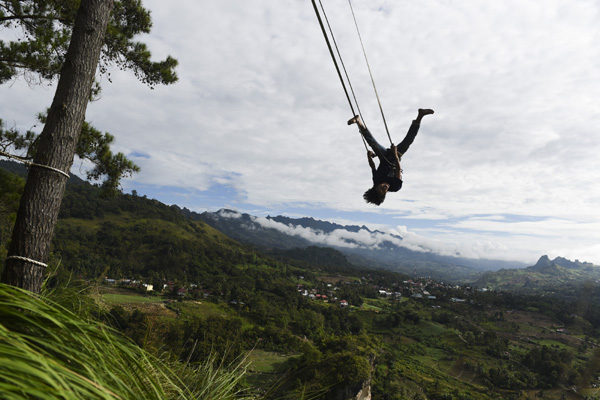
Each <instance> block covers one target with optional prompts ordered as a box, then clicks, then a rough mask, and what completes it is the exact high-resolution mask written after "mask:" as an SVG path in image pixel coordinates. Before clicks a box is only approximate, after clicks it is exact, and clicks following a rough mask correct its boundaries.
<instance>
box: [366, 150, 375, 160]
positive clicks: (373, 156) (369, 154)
mask: <svg viewBox="0 0 600 400" xmlns="http://www.w3.org/2000/svg"><path fill="white" fill-rule="evenodd" d="M367 156H368V157H369V158H375V153H373V152H372V151H370V150H369V151H367Z"/></svg>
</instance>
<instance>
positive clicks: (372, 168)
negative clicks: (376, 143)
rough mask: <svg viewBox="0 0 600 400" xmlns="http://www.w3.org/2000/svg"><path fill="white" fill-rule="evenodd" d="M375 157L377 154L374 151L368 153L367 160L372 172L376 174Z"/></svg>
mask: <svg viewBox="0 0 600 400" xmlns="http://www.w3.org/2000/svg"><path fill="white" fill-rule="evenodd" d="M373 157H375V153H373V152H372V151H367V159H368V160H369V167H371V172H372V173H375V163H374V162H373Z"/></svg>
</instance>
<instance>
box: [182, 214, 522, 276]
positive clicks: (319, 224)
mask: <svg viewBox="0 0 600 400" xmlns="http://www.w3.org/2000/svg"><path fill="white" fill-rule="evenodd" d="M188 211H189V210H188ZM184 212H185V211H184ZM188 215H189V216H190V218H192V219H195V218H199V219H202V220H203V221H204V222H205V223H207V224H208V225H210V226H212V227H213V228H215V229H218V230H220V231H222V232H223V233H225V234H226V235H227V236H229V237H232V238H234V239H235V240H238V241H240V242H243V243H246V244H249V245H252V246H256V247H258V248H261V249H263V250H265V249H267V250H269V249H270V250H272V249H279V250H285V249H287V250H289V249H292V248H298V247H307V246H323V247H332V248H334V249H336V250H338V251H340V252H342V253H343V254H344V255H346V256H347V257H348V259H349V261H350V262H351V263H353V264H355V265H365V266H370V267H376V268H385V269H389V270H392V271H396V272H401V273H406V274H411V275H414V274H417V275H419V276H432V277H434V278H435V279H440V280H446V281H457V282H458V281H460V282H467V281H472V280H475V279H477V278H478V277H479V275H481V274H482V273H483V272H484V271H489V270H499V269H502V268H524V267H525V266H526V264H525V263H519V262H507V261H501V260H475V259H467V258H461V257H451V256H443V255H439V254H435V253H433V252H431V251H430V249H426V248H421V249H419V250H421V251H419V250H416V249H409V248H407V247H405V246H402V244H403V243H402V241H403V238H402V237H401V236H399V235H394V234H389V233H384V232H381V231H379V230H371V229H369V228H368V227H366V226H364V225H363V226H357V225H349V226H344V225H339V224H336V223H332V222H328V221H321V220H317V219H314V218H311V217H303V218H290V217H285V216H281V215H279V216H275V217H273V216H267V217H264V218H261V217H255V216H252V215H250V214H247V213H240V212H238V211H235V210H231V209H221V210H218V211H216V212H209V211H206V212H203V213H201V214H197V213H193V212H189V213H188Z"/></svg>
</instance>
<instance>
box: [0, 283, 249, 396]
mask: <svg viewBox="0 0 600 400" xmlns="http://www.w3.org/2000/svg"><path fill="white" fill-rule="evenodd" d="M207 361H208V363H207V364H204V365H203V366H202V367H200V368H197V369H194V370H191V369H190V368H189V367H187V366H185V365H183V364H174V368H170V367H169V366H168V365H167V364H166V363H165V362H164V361H161V360H159V359H157V358H155V357H152V356H151V355H149V354H148V353H146V352H144V351H143V350H141V349H140V348H139V347H137V346H135V345H133V344H132V343H131V342H130V341H129V340H127V339H125V338H124V337H122V336H121V335H119V334H118V333H116V332H115V331H113V330H112V329H110V328H108V327H106V326H104V325H102V324H100V323H97V322H94V321H86V320H83V319H81V318H80V317H78V316H77V315H75V314H73V313H71V312H70V311H68V310H67V309H65V308H63V307H61V306H59V305H58V304H56V303H54V302H51V301H49V300H47V299H41V298H39V297H36V296H34V295H32V294H31V293H29V292H25V291H22V290H19V289H16V288H13V287H9V286H6V285H3V284H1V285H0V392H1V393H2V394H3V398H6V399H20V398H30V399H55V398H56V399H82V398H86V399H132V400H133V399H161V400H162V399H170V398H171V399H188V398H189V399H195V398H212V399H233V398H239V397H237V396H236V394H237V389H236V385H237V382H238V381H239V380H240V379H241V376H242V375H243V372H244V371H243V369H239V368H238V369H234V370H233V371H232V372H227V373H222V371H221V370H216V369H215V368H214V367H213V364H214V361H215V360H214V358H210V357H209V358H208V360H207ZM206 395H208V396H209V397H202V396H206Z"/></svg>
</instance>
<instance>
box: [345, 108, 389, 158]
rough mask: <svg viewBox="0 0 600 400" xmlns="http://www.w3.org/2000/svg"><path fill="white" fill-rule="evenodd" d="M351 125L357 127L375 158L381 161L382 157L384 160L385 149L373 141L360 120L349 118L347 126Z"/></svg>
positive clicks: (356, 117)
mask: <svg viewBox="0 0 600 400" xmlns="http://www.w3.org/2000/svg"><path fill="white" fill-rule="evenodd" d="M352 124H356V125H358V130H359V131H360V133H361V134H362V135H363V137H364V138H365V140H366V141H367V143H368V144H369V146H370V147H371V148H372V149H373V151H374V152H375V154H376V155H377V157H379V158H380V159H382V157H384V158H385V152H386V151H387V149H386V148H385V147H383V146H382V145H380V144H379V143H378V142H377V140H375V138H374V137H373V135H372V134H371V132H370V131H369V130H368V129H367V127H366V126H365V124H363V122H362V121H361V119H360V117H359V116H358V115H357V116H355V117H353V118H351V119H350V120H349V121H348V125H352Z"/></svg>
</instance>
